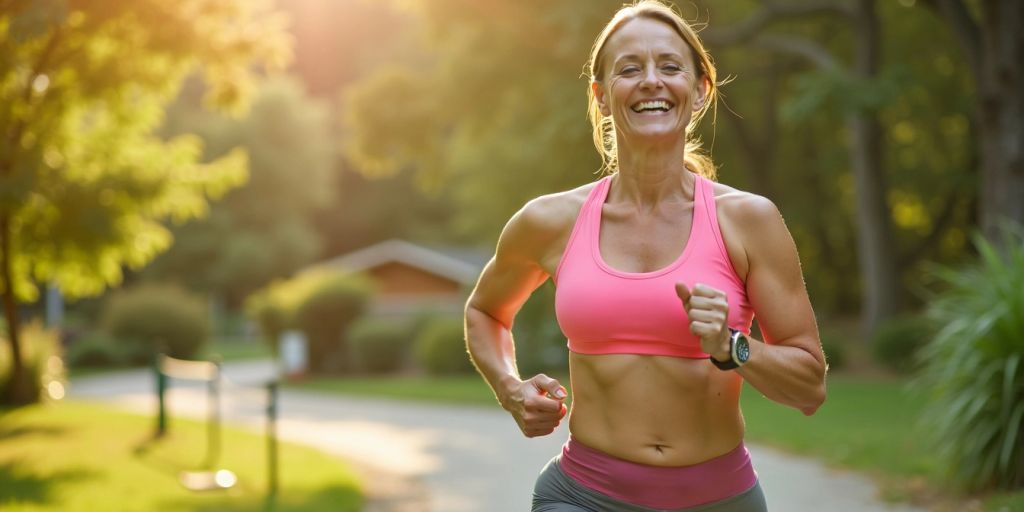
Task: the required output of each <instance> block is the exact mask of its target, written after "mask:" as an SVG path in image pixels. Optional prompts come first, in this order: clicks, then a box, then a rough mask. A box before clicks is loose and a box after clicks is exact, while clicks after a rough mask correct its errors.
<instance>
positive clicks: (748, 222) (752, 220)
mask: <svg viewBox="0 0 1024 512" xmlns="http://www.w3.org/2000/svg"><path fill="white" fill-rule="evenodd" d="M714 191H715V206H716V207H717V208H716V209H717V210H718V215H719V217H721V216H725V217H726V218H725V219H724V220H725V221H727V222H728V221H732V223H738V224H741V225H743V226H745V227H747V228H748V229H749V230H751V231H756V230H759V229H762V228H765V227H768V225H770V224H772V223H775V222H781V221H782V214H781V213H780V212H779V208H778V207H777V206H775V203H774V202H772V200H771V199H768V198H767V197H764V196H760V195H757V194H754V193H751V192H745V191H743V190H739V189H737V188H733V187H730V186H729V185H725V184H722V183H715V185H714Z"/></svg>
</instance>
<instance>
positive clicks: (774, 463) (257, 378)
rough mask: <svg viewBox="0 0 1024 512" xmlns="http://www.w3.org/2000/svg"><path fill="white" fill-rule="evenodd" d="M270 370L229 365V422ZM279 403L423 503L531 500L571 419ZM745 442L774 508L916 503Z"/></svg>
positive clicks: (182, 408) (338, 451) (133, 376)
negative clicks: (526, 432) (411, 486)
mask: <svg viewBox="0 0 1024 512" xmlns="http://www.w3.org/2000/svg"><path fill="white" fill-rule="evenodd" d="M273 372H274V368H273V366H272V365H271V364H270V363H269V362H265V361H264V362H247V363H229V364H227V365H226V366H225V374H226V376H227V378H228V382H227V383H226V384H225V386H224V396H223V399H222V402H223V410H224V418H225V420H226V421H227V422H230V423H232V424H237V425H242V426H246V427H250V428H254V429H262V428H263V425H264V421H265V420H264V416H263V409H262V407H263V405H262V404H264V403H265V402H264V400H265V399H264V395H263V393H262V392H261V391H259V390H258V389H255V388H252V387H248V386H246V385H247V384H248V385H252V384H256V383H258V382H261V381H264V380H266V379H267V378H269V376H271V375H273ZM179 384H180V383H178V382H175V385H174V386H173V390H172V392H171V393H170V397H169V404H170V408H171V411H172V413H173V414H175V415H181V416H192V417H201V416H202V415H204V414H205V413H206V403H205V394H204V390H203V388H201V387H197V386H188V385H185V384H181V385H179ZM153 387H154V385H153V382H152V376H151V374H150V373H149V372H148V371H145V370H134V371H126V372H117V373H112V374H105V375H98V376H92V377H83V378H79V379H75V380H74V381H73V382H72V383H71V387H70V391H71V397H72V398H85V399H94V400H101V401H104V402H108V403H113V404H115V405H118V406H120V407H123V408H126V409H129V410H133V411H137V412H142V413H153V412H154V411H155V399H154V396H153V391H152V390H153ZM280 407H281V409H280V422H279V427H278V429H279V432H280V436H281V438H283V439H286V440H289V441H293V442H297V443H303V444H307V445H311V446H314V447H317V448H319V449H320V450H322V451H324V452H327V453H331V454H335V455H338V456H341V457H344V458H346V459H350V460H354V461H356V462H358V463H359V464H362V465H365V466H368V467H370V468H374V469H375V470H378V471H380V472H383V473H385V474H396V473H397V474H398V475H401V476H403V477H409V478H410V479H412V480H413V481H416V482H422V484H423V485H425V486H426V488H427V492H428V495H429V503H428V506H427V511H425V512H483V511H487V512H522V511H527V510H529V506H530V503H529V502H530V491H531V489H532V486H533V480H534V478H535V476H536V474H537V472H538V471H539V470H540V468H541V467H542V466H543V465H544V464H545V463H546V462H547V461H548V460H549V459H550V458H551V457H552V456H553V455H554V454H556V453H558V451H559V449H560V447H561V445H562V443H563V442H565V440H566V438H567V437H568V429H567V428H566V426H565V425H567V424H568V422H563V426H562V427H560V428H559V430H557V431H556V432H555V433H554V434H552V435H550V436H546V437H543V438H538V439H527V438H525V437H523V436H522V434H520V432H519V430H518V428H516V426H515V422H513V421H512V420H511V419H510V418H509V417H508V416H507V415H506V414H505V413H504V411H501V410H500V409H499V408H497V406H495V408H493V409H487V408H479V407H458V406H449V405H426V404H422V403H415V402H400V401H393V400H383V399H366V398H354V397H353V398H349V397H341V396H337V395H327V394H320V393H313V392H306V391H294V390H284V391H282V393H281V403H280ZM750 451H751V456H752V458H753V460H754V467H755V468H757V471H758V474H759V475H760V477H761V484H762V487H763V488H764V491H765V494H766V495H767V497H768V503H769V506H770V508H771V510H772V511H780V512H819V511H823V510H828V511H829V512H871V511H899V512H914V511H917V510H920V509H915V508H910V507H892V506H885V505H883V504H882V503H881V502H880V501H878V499H877V498H876V493H877V488H876V486H875V485H874V484H873V483H872V482H871V481H870V480H868V479H867V478H865V477H863V476H860V475H858V474H853V473H850V472H845V471H836V470H832V469H828V468H826V467H825V466H823V465H822V464H820V463H818V462H816V461H814V460H810V459H804V458H798V457H793V456H790V455H786V454H783V453H781V452H778V451H775V450H772V449H768V448H764V447H761V446H751V447H750ZM420 508H422V507H420ZM395 510H397V508H396V509H395ZM401 510H403V512H404V511H405V510H409V509H408V508H402V509H401ZM417 510H418V509H417Z"/></svg>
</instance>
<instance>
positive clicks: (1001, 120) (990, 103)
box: [922, 0, 1024, 245]
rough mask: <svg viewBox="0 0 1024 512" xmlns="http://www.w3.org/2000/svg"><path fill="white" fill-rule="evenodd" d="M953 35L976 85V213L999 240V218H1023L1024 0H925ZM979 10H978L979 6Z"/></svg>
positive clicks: (988, 232)
mask: <svg viewBox="0 0 1024 512" xmlns="http://www.w3.org/2000/svg"><path fill="white" fill-rule="evenodd" d="M922 3H923V4H924V5H926V6H928V7H930V8H931V9H933V10H934V11H935V12H937V13H938V14H939V16H940V17H941V18H942V19H943V20H945V22H946V24H947V25H948V26H949V28H950V30H951V31H952V32H953V33H954V34H955V35H956V38H957V40H958V41H959V43H960V47H961V49H962V51H963V54H964V57H965V59H966V60H967V64H968V66H969V69H970V70H971V76H972V77H973V78H974V83H975V84H976V88H977V96H978V97H977V100H976V103H975V110H974V125H975V126H976V127H977V130H976V134H977V135H976V136H977V140H978V147H979V148H980V149H981V153H980V155H979V156H980V159H979V162H978V164H979V168H980V175H981V184H980V185H981V190H980V191H979V197H978V216H979V218H980V221H981V229H982V232H983V233H984V234H985V237H986V238H988V239H989V240H992V241H994V242H996V243H997V245H998V244H999V243H1000V234H1001V231H1000V223H1001V222H1003V221H1006V220H1009V221H1012V222H1016V223H1017V224H1024V200H1022V198H1024V31H1022V30H1021V27H1024V2H1020V1H1018V0H986V1H984V2H980V4H981V5H980V8H978V9H973V8H972V7H973V6H974V5H976V4H977V3H975V2H971V3H967V2H964V1H963V0H923V1H922ZM979 11H980V12H979Z"/></svg>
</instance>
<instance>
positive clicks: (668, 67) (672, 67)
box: [661, 64, 683, 73]
mask: <svg viewBox="0 0 1024 512" xmlns="http://www.w3.org/2000/svg"><path fill="white" fill-rule="evenodd" d="M661 69H662V70H664V71H671V72H673V73H677V72H679V71H682V70H683V68H681V67H679V66H677V65H675V64H668V65H665V66H662V67H661Z"/></svg>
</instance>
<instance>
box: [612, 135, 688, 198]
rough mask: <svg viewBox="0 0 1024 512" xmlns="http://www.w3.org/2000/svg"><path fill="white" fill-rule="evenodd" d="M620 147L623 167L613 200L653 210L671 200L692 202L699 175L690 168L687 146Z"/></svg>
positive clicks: (621, 166) (613, 191) (620, 159)
mask: <svg viewBox="0 0 1024 512" xmlns="http://www.w3.org/2000/svg"><path fill="white" fill-rule="evenodd" d="M638 149H639V148H622V147H620V149H619V162H618V163H619V169H618V177H617V178H616V186H615V187H613V189H612V191H611V192H610V195H611V197H609V200H610V201H616V202H617V201H627V202H630V203H633V204H636V205H637V206H638V207H639V208H642V209H645V210H649V209H653V208H654V207H655V206H656V205H658V204H660V203H663V202H665V201H669V200H679V201H687V202H688V201H692V200H693V190H694V183H695V179H696V176H694V175H693V174H692V173H690V172H688V171H687V170H686V166H685V165H684V163H683V162H684V157H685V156H686V151H685V146H677V147H673V148H672V149H671V150H668V151H666V148H644V149H646V150H640V151H638Z"/></svg>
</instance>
